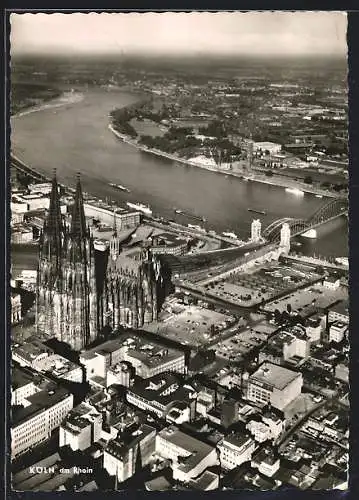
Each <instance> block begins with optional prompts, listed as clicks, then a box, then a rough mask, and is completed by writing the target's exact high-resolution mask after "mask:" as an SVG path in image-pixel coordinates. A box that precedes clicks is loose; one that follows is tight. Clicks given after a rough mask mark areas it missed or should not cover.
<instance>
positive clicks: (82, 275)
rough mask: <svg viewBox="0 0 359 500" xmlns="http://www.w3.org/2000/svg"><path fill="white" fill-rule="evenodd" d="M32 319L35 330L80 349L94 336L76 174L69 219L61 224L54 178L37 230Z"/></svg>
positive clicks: (92, 292)
mask: <svg viewBox="0 0 359 500" xmlns="http://www.w3.org/2000/svg"><path fill="white" fill-rule="evenodd" d="M36 315H37V317H36V320H37V328H38V330H40V331H42V332H45V333H47V334H49V335H53V336H55V337H56V338H57V339H58V340H60V341H62V342H65V343H66V344H68V345H70V346H71V347H72V348H73V349H74V350H80V349H82V348H84V347H85V346H86V345H88V344H90V343H91V342H93V341H94V340H95V339H96V337H97V294H96V278H95V260H94V249H93V241H92V238H91V235H90V232H89V229H88V227H87V226H86V220H85V212H84V207H83V198H82V191H81V184H80V179H78V180H77V186H76V194H75V200H74V204H73V207H72V215H71V221H70V223H69V224H68V225H65V223H64V221H63V219H62V215H61V211H60V198H59V188H58V184H57V180H56V177H55V176H54V178H53V181H52V191H51V198H50V206H49V212H48V216H47V220H46V221H45V224H44V228H43V231H42V234H41V235H40V254H39V265H38V274H37V295H36Z"/></svg>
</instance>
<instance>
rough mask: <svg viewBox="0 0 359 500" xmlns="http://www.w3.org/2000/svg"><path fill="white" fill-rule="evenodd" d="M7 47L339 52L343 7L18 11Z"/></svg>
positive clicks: (341, 52) (343, 45)
mask: <svg viewBox="0 0 359 500" xmlns="http://www.w3.org/2000/svg"><path fill="white" fill-rule="evenodd" d="M10 22H11V35H10V43H11V52H12V54H13V55H17V54H28V53H49V54H71V53H86V54H87V53H89V54H96V53H109V54H116V53H119V54H120V53H123V52H124V53H126V54H131V53H144V54H154V55H157V54H198V53H209V54H223V53H224V54H239V55H338V56H339V55H345V54H346V27H347V17H346V14H345V13H343V12H220V13H209V12H194V13H193V12H192V13H175V12H164V13H133V12H132V13H89V14H85V13H75V14H73V13H72V14H65V13H52V14H43V13H36V14H34V13H25V14H17V13H12V14H11V15H10Z"/></svg>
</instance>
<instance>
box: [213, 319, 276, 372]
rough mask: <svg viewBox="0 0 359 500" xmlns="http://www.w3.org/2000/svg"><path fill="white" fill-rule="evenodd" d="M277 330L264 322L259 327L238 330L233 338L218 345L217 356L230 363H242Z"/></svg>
mask: <svg viewBox="0 0 359 500" xmlns="http://www.w3.org/2000/svg"><path fill="white" fill-rule="evenodd" d="M277 328H278V327H276V326H273V325H270V324H269V323H267V322H265V321H263V322H261V323H258V325H255V326H252V327H249V326H248V327H246V328H243V329H242V330H237V332H234V334H233V336H232V337H230V338H228V339H226V340H223V341H220V342H219V343H218V344H217V346H216V355H217V356H218V357H219V358H223V359H226V360H228V361H230V362H237V361H240V360H241V358H242V357H243V356H246V355H247V354H249V352H250V351H252V349H254V348H255V347H259V346H261V345H262V344H264V343H265V342H266V341H267V339H268V337H269V336H270V335H271V334H272V333H273V332H274V331H275V330H277Z"/></svg>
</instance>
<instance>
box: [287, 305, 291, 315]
mask: <svg viewBox="0 0 359 500" xmlns="http://www.w3.org/2000/svg"><path fill="white" fill-rule="evenodd" d="M287 311H288V313H289V314H290V313H291V312H292V306H291V304H287Z"/></svg>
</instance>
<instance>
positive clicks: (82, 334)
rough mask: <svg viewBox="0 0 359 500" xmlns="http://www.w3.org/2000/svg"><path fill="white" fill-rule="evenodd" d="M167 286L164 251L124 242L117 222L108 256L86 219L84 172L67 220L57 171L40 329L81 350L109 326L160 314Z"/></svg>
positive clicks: (41, 281)
mask: <svg viewBox="0 0 359 500" xmlns="http://www.w3.org/2000/svg"><path fill="white" fill-rule="evenodd" d="M100 253H101V254H102V253H103V252H100ZM164 289H165V287H164V282H163V273H162V269H161V264H160V260H159V259H158V257H155V256H152V255H151V252H150V251H149V250H148V249H147V248H143V247H135V248H126V249H124V248H121V247H120V243H119V238H118V236H117V233H116V229H115V228H114V233H113V235H112V239H111V241H110V248H109V252H108V253H107V255H106V258H105V262H103V256H101V255H98V252H96V251H95V249H94V245H93V239H92V236H91V233H90V230H89V228H88V226H87V225H86V219H85V212H84V205H83V197H82V190H81V183H80V179H79V178H78V180H77V186H76V194H75V200H74V204H73V207H72V214H71V218H70V222H69V223H65V222H64V220H63V217H62V215H61V211H60V197H59V187H58V183H57V180H56V176H54V178H53V181H52V192H51V197H50V206H49V211H48V215H47V218H46V220H45V223H44V227H43V231H42V233H41V235H40V252H39V264H38V278H37V291H36V321H37V328H38V330H39V332H44V333H45V334H48V335H51V336H54V337H56V338H57V339H58V340H59V341H61V342H64V343H66V344H68V345H69V346H70V347H71V348H72V349H74V350H76V351H79V350H81V349H83V348H85V347H86V346H88V345H90V344H91V343H93V342H94V341H95V340H97V339H98V338H99V337H100V336H101V332H102V330H103V329H104V327H107V329H110V330H111V331H112V330H116V329H117V328H118V327H119V326H126V327H132V328H141V327H142V326H143V325H144V324H145V323H149V322H151V321H154V320H156V319H157V314H158V310H159V307H160V302H161V300H162V299H163V298H164Z"/></svg>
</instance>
